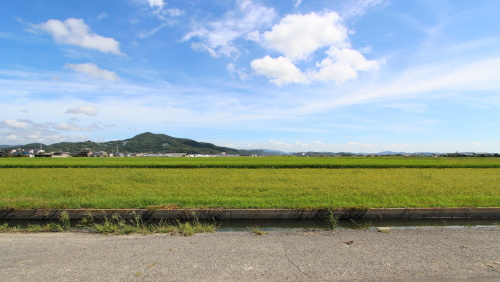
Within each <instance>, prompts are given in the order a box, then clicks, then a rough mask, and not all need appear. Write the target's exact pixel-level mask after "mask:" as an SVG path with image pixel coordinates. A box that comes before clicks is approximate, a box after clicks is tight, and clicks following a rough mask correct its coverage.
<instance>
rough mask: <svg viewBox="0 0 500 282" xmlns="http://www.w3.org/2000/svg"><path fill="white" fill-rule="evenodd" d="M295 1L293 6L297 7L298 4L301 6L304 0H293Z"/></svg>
mask: <svg viewBox="0 0 500 282" xmlns="http://www.w3.org/2000/svg"><path fill="white" fill-rule="evenodd" d="M293 2H295V3H294V4H293V6H294V7H295V8H297V7H298V6H300V3H302V0H293Z"/></svg>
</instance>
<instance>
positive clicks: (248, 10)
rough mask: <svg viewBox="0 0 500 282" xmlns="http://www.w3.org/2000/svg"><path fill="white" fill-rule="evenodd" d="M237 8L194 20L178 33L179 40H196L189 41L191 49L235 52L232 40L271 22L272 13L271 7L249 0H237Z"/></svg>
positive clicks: (226, 52)
mask: <svg viewBox="0 0 500 282" xmlns="http://www.w3.org/2000/svg"><path fill="white" fill-rule="evenodd" d="M237 4H238V10H236V11H229V12H227V13H226V14H224V15H223V16H222V18H221V19H220V20H218V21H211V22H206V23H201V24H197V25H196V26H194V27H193V29H192V31H191V32H189V33H187V34H186V35H184V36H183V37H182V41H183V42H184V41H189V40H194V38H198V39H199V41H197V42H193V43H192V44H191V46H192V48H193V49H198V50H204V51H207V52H209V54H210V55H211V56H213V57H218V56H220V55H225V56H230V55H231V54H233V53H238V49H237V48H236V47H235V46H234V44H233V42H234V41H235V40H237V39H239V38H245V37H246V36H247V35H249V34H252V33H254V32H255V31H256V30H258V29H260V28H266V27H269V26H271V24H272V22H273V20H274V19H275V17H276V12H275V11H274V9H273V8H267V7H263V6H260V5H257V4H254V3H252V1H249V0H239V1H237Z"/></svg>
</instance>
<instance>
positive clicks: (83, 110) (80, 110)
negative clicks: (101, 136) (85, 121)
mask: <svg viewBox="0 0 500 282" xmlns="http://www.w3.org/2000/svg"><path fill="white" fill-rule="evenodd" d="M65 113H66V114H83V115H88V116H95V115H97V109H96V108H94V107H92V106H79V107H76V108H74V109H68V110H67V111H66V112H65Z"/></svg>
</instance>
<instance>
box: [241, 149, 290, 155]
mask: <svg viewBox="0 0 500 282" xmlns="http://www.w3.org/2000/svg"><path fill="white" fill-rule="evenodd" d="M239 151H240V154H242V155H259V156H281V155H289V153H286V152H283V151H276V150H267V149H250V150H239Z"/></svg>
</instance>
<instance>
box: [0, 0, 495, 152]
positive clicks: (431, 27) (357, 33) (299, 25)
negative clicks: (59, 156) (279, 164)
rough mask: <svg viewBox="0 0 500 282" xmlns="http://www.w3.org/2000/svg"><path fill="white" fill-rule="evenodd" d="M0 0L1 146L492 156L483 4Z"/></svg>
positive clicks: (490, 69)
mask: <svg viewBox="0 0 500 282" xmlns="http://www.w3.org/2000/svg"><path fill="white" fill-rule="evenodd" d="M0 2H1V5H0V101H1V102H0V144H9V145H17V144H27V143H43V144H53V143H57V142H63V141H70V142H76V141H86V140H91V141H94V142H104V141H112V140H123V139H127V138H131V137H133V136H135V135H137V134H140V133H143V132H153V133H161V134H167V135H170V136H173V137H179V138H190V139H194V140H196V141H203V142H210V143H214V144H216V145H219V146H227V147H232V148H236V149H272V150H281V151H285V152H304V151H329V152H366V153H374V152H381V151H395V152H399V151H404V152H456V151H458V152H500V17H498V14H499V13H500V2H499V1H496V0H491V1H489V0H481V1H476V0H461V1H451V0H450V1H447V0H430V1H423V0H408V1H396V0H335V1H334V0H274V1H271V0H268V1H264V0H260V1H259V0H220V1H215V0H214V1H203V0H183V1H180V0H172V1H168V0H99V1H97V0H85V1H83V0H74V1H67V0H31V1H8V0H0Z"/></svg>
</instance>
